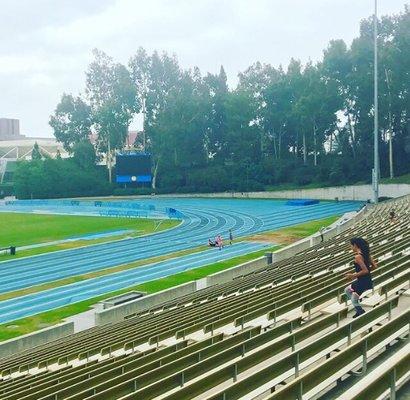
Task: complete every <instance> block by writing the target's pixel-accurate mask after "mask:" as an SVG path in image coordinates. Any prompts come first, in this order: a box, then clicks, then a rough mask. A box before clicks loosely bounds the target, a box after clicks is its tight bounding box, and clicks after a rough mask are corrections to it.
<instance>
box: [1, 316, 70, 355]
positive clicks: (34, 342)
mask: <svg viewBox="0 0 410 400" xmlns="http://www.w3.org/2000/svg"><path fill="white" fill-rule="evenodd" d="M72 333H74V323H73V322H64V323H62V324H58V325H55V326H52V327H50V328H45V329H42V330H40V331H37V332H33V333H29V334H27V335H23V336H19V337H18V338H15V339H10V340H5V341H4V342H0V358H1V357H7V356H9V355H12V354H16V353H19V352H21V351H23V350H27V349H31V348H33V347H36V346H39V345H41V344H44V343H48V342H51V341H53V340H56V339H60V338H62V337H64V336H68V335H71V334H72Z"/></svg>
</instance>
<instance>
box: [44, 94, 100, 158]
mask: <svg viewBox="0 0 410 400" xmlns="http://www.w3.org/2000/svg"><path fill="white" fill-rule="evenodd" d="M49 124H50V126H51V127H52V128H53V130H54V136H55V138H56V139H57V140H58V141H59V142H60V143H62V144H63V146H64V148H65V149H66V150H67V151H68V152H70V153H72V151H73V147H74V145H75V144H76V143H79V142H81V141H84V140H87V139H88V138H89V136H90V134H91V126H92V124H93V120H92V115H91V107H90V106H89V105H88V104H86V103H85V101H84V100H83V99H82V98H81V97H79V96H78V97H75V98H74V97H73V96H72V95H71V94H63V96H62V97H61V100H60V103H58V105H57V108H56V109H55V111H54V115H52V116H51V117H50V121H49Z"/></svg>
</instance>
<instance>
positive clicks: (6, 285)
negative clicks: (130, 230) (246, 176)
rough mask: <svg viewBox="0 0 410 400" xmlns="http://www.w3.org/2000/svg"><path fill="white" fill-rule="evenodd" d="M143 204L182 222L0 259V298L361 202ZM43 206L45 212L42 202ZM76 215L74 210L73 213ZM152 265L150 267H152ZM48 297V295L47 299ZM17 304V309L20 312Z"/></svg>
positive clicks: (38, 301) (65, 299) (32, 300)
mask: <svg viewBox="0 0 410 400" xmlns="http://www.w3.org/2000/svg"><path fill="white" fill-rule="evenodd" d="M145 202H146V207H147V208H148V205H149V207H150V208H151V209H152V208H153V207H155V209H157V210H159V209H165V208H167V207H173V208H175V209H177V210H178V211H180V212H182V213H183V214H184V219H183V222H182V224H181V225H179V226H178V227H177V228H175V229H172V230H169V231H165V232H162V233H158V234H155V235H149V236H145V237H140V238H135V239H127V240H120V241H115V242H109V243H105V244H99V245H93V246H88V247H84V248H78V249H72V250H66V251H58V252H54V253H48V254H44V255H40V256H34V257H29V258H24V259H17V260H13V261H5V262H2V263H0V293H5V292H10V291H13V290H17V289H23V288H27V287H30V286H33V285H38V284H42V283H47V282H51V281H55V280H59V279H63V278H67V277H71V276H75V275H81V274H85V273H88V272H93V271H98V270H101V269H105V268H110V267H113V266H117V265H120V264H126V263H130V262H133V261H137V260H142V259H146V258H149V257H154V256H159V255H164V254H169V253H171V252H175V251H179V250H185V249H189V248H193V247H197V246H198V245H203V244H206V242H207V240H208V238H213V237H214V236H215V235H217V234H222V235H223V236H224V237H225V238H226V237H227V236H228V230H229V229H232V231H233V233H234V236H235V238H237V237H241V236H248V235H251V234H254V233H258V232H263V231H270V230H274V229H278V228H281V227H284V226H290V225H295V224H298V223H302V222H306V221H309V220H313V219H319V218H325V217H328V216H332V215H341V214H343V213H345V212H349V211H353V210H357V209H358V208H359V207H360V205H361V204H360V203H358V202H321V203H320V204H315V205H310V206H300V207H295V206H288V205H286V201H275V200H225V199H224V200H222V199H182V198H176V199H155V200H152V199H150V200H146V201H145ZM138 203H139V207H144V200H142V201H141V200H139V201H138ZM34 207H35V208H34ZM40 207H41V205H38V204H36V205H35V206H30V205H27V206H25V207H24V210H25V211H26V212H30V211H33V210H34V209H35V210H38V209H39V208H40ZM46 207H47V208H49V205H46ZM53 207H56V208H58V205H57V206H56V205H53ZM0 208H1V209H2V210H1V211H9V210H10V211H11V210H12V209H13V208H14V207H13V206H5V207H0ZM17 208H19V210H18V211H22V210H21V208H23V207H21V206H19V207H17ZM61 209H64V207H61ZM14 211H17V210H14ZM79 211H80V212H81V210H79ZM0 218H1V214H0ZM248 246H251V247H248ZM261 248H263V246H262V245H261V244H257V243H243V244H237V245H235V246H229V247H228V248H225V249H224V250H223V251H222V252H218V251H216V254H215V251H214V249H212V250H209V251H207V252H202V253H198V254H194V255H191V256H187V257H181V258H178V259H175V260H168V261H164V262H162V263H158V264H155V265H151V266H147V267H139V268H136V269H133V270H127V271H124V272H122V273H119V274H111V275H107V276H104V277H102V278H96V279H92V280H87V281H83V282H80V283H79V284H75V285H68V286H64V287H61V288H57V289H53V290H49V291H45V292H42V293H37V294H33V295H30V296H24V297H21V298H17V299H13V300H8V301H4V302H0V322H6V321H10V320H13V319H16V318H21V317H23V316H27V315H33V314H36V313H38V312H41V311H46V310H49V309H52V308H56V307H60V306H63V305H67V304H70V303H74V302H77V301H81V300H84V299H87V298H91V297H94V296H96V295H100V294H103V293H108V292H110V291H113V290H117V289H121V288H124V287H127V286H131V285H134V284H136V283H142V282H146V281H148V280H152V279H157V278H159V277H163V276H167V275H171V274H174V273H176V272H180V271H182V270H184V269H191V268H196V267H198V266H201V265H206V264H209V263H211V262H215V261H218V260H220V258H215V257H223V258H222V259H226V258H231V257H234V256H236V255H240V254H246V253H249V252H250V251H252V250H258V249H261ZM228 250H229V251H228ZM221 253H223V254H221ZM175 263H176V264H175ZM154 266H155V269H153V268H154ZM93 285H95V286H93ZM49 295H50V296H52V297H47V296H49ZM22 302H23V303H24V304H25V306H24V307H23V303H22Z"/></svg>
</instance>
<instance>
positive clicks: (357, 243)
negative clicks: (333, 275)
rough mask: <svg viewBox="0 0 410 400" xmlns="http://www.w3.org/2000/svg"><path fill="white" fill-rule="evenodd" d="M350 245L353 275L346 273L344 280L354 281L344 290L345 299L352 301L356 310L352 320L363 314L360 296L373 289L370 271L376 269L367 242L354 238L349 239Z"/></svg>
mask: <svg viewBox="0 0 410 400" xmlns="http://www.w3.org/2000/svg"><path fill="white" fill-rule="evenodd" d="M350 244H351V247H352V250H353V252H354V253H355V256H354V268H355V272H354V273H347V274H346V279H348V280H352V279H356V280H355V281H354V282H352V283H351V284H350V285H349V286H348V287H346V289H345V293H346V295H347V297H348V298H349V299H350V300H351V301H352V304H353V306H354V308H355V310H356V314H355V315H354V316H353V318H357V317H359V316H360V315H362V314H364V312H365V311H364V310H363V308H362V307H361V306H360V302H359V300H360V296H361V295H362V294H363V292H365V291H366V290H370V289H373V281H372V275H371V271H372V270H374V269H375V268H376V267H377V264H376V262H375V261H374V260H373V258H372V256H371V255H370V248H369V244H368V243H367V241H366V240H365V239H363V238H360V237H354V238H352V239H350Z"/></svg>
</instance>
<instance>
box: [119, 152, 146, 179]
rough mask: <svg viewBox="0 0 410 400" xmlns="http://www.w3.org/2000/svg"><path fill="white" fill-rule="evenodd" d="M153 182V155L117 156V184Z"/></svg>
mask: <svg viewBox="0 0 410 400" xmlns="http://www.w3.org/2000/svg"><path fill="white" fill-rule="evenodd" d="M151 180H152V176H151V154H149V153H127V154H118V155H117V156H116V181H117V183H147V182H148V183H149V182H151Z"/></svg>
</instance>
